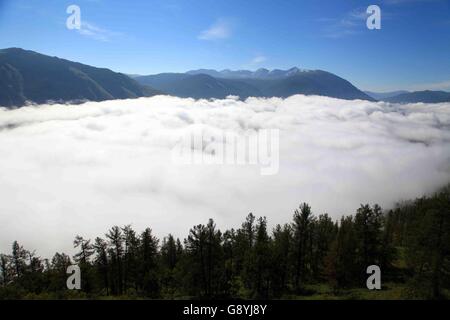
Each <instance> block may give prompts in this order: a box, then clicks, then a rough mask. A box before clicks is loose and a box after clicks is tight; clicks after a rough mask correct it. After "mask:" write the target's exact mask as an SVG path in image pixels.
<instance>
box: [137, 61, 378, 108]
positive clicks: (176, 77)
mask: <svg viewBox="0 0 450 320" xmlns="http://www.w3.org/2000/svg"><path fill="white" fill-rule="evenodd" d="M134 79H135V80H136V81H138V82H139V83H141V84H143V85H148V86H151V87H153V88H155V89H157V90H161V91H163V92H166V93H168V94H171V95H175V96H179V97H192V98H225V97H226V96H228V95H236V96H239V97H241V98H247V97H281V98H285V97H289V96H291V95H294V94H306V95H322V96H329V97H334V98H340V99H363V100H370V101H374V100H375V99H373V98H372V97H370V96H368V95H367V94H365V93H364V92H362V91H360V90H359V89H358V88H356V87H355V86H353V85H352V84H351V83H350V82H348V81H347V80H345V79H342V78H340V77H338V76H336V75H334V74H332V73H329V72H326V71H322V70H301V69H298V68H291V69H289V70H278V69H275V70H271V71H269V70H267V69H258V70H256V71H248V70H238V71H231V70H222V71H216V70H210V69H199V70H192V71H188V72H186V73H160V74H156V75H148V76H139V77H135V78H134Z"/></svg>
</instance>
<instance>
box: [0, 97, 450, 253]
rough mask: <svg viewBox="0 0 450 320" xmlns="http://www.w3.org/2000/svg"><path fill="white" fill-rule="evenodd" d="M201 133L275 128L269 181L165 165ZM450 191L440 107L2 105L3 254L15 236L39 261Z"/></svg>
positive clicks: (283, 102) (446, 111)
mask: <svg viewBox="0 0 450 320" xmlns="http://www.w3.org/2000/svg"><path fill="white" fill-rule="evenodd" d="M199 128H200V129H201V130H203V131H206V132H208V131H211V132H217V131H218V130H226V131H228V132H230V131H231V132H234V133H236V134H237V135H241V134H245V132H249V130H250V131H251V130H254V131H255V132H257V131H258V130H260V129H279V130H280V131H279V137H280V145H279V172H278V174H274V175H266V176H264V175H261V174H260V167H259V166H257V165H240V166H237V165H179V164H175V163H173V162H172V161H171V150H172V148H174V146H175V145H176V144H177V143H178V142H179V141H180V138H181V137H183V135H186V134H187V133H188V132H190V131H191V130H193V129H196V130H198V129H199ZM449 181H450V104H449V103H446V104H445V103H444V104H433V105H427V104H409V105H392V104H387V103H382V102H379V103H374V102H368V101H360V100H355V101H346V100H339V99H332V98H327V97H317V96H303V95H296V96H292V97H290V98H287V99H279V98H271V99H264V98H249V99H247V100H246V101H240V100H238V99H236V98H234V97H229V98H227V99H223V100H209V101H208V100H194V99H181V98H175V97H169V96H156V97H151V98H139V99H131V100H114V101H104V102H88V103H85V104H81V105H41V106H29V107H23V108H20V109H15V110H7V109H4V108H0V252H9V251H10V245H11V243H12V241H13V240H18V241H19V242H20V243H22V244H23V245H24V246H25V247H26V248H28V249H31V250H33V249H36V250H37V253H38V254H39V255H42V256H46V257H49V256H51V255H52V254H53V253H54V252H55V251H66V252H73V251H72V249H71V244H72V241H73V238H74V236H75V235H76V234H80V235H82V236H84V237H86V238H94V237H96V236H101V235H103V234H104V232H105V231H107V229H109V228H110V227H111V226H113V225H125V224H132V226H133V227H134V228H135V229H136V230H138V231H141V230H143V229H144V228H146V227H151V228H152V229H153V230H154V232H155V234H156V235H157V236H159V237H162V236H165V235H167V234H168V233H169V232H170V233H173V234H175V235H176V236H180V237H185V236H186V235H187V232H188V231H189V228H190V227H192V226H193V225H194V224H199V223H206V222H207V219H208V218H213V219H214V220H215V221H216V223H217V225H218V227H220V228H221V229H225V228H230V227H238V226H239V225H240V224H241V222H242V221H243V219H244V218H245V216H246V215H247V214H248V213H249V212H253V213H254V214H255V215H258V216H259V215H260V216H267V218H268V220H269V223H270V225H271V226H273V225H274V224H275V223H285V222H289V221H291V218H292V214H293V211H294V209H295V208H296V207H298V205H299V204H300V203H301V202H308V203H310V204H311V205H312V208H313V212H314V213H315V214H316V215H318V214H320V213H325V212H327V213H329V214H330V215H331V216H332V217H334V218H339V217H340V216H341V215H343V214H353V213H354V212H355V210H356V209H357V208H358V207H359V205H360V204H361V203H370V204H374V203H378V204H380V205H381V206H382V207H383V208H389V207H391V206H393V205H394V204H395V203H396V202H398V201H400V200H405V199H410V198H414V197H417V196H421V195H423V194H424V193H429V192H433V191H435V190H436V189H437V188H439V187H441V186H443V185H445V184H446V183H448V182H449Z"/></svg>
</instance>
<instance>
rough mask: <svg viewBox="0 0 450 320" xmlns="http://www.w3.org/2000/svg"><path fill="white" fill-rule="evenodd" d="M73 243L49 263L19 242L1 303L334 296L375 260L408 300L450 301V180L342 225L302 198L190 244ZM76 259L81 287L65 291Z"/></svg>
mask: <svg viewBox="0 0 450 320" xmlns="http://www.w3.org/2000/svg"><path fill="white" fill-rule="evenodd" d="M73 245H74V247H75V248H76V249H77V253H76V254H75V255H74V256H73V257H70V256H68V255H67V254H65V253H56V254H55V255H54V256H53V257H52V258H51V259H43V258H41V257H39V256H37V255H36V254H35V252H34V251H29V250H26V249H25V248H23V247H22V246H21V245H20V244H19V243H18V242H17V241H15V242H14V243H13V244H12V250H11V253H10V254H1V255H0V299H21V298H52V299H55V298H56V299H58V298H61V299H64V298H72V297H74V298H79V297H85V298H99V297H119V298H120V297H122V298H150V299H156V298H158V299H160V298H163V299H176V298H217V299H220V298H244V299H273V298H296V297H301V296H304V295H308V294H310V292H309V291H308V290H309V289H308V288H309V285H311V284H326V285H327V286H329V288H331V289H332V290H333V292H336V294H338V292H340V291H345V290H347V289H349V288H355V287H356V288H358V287H359V288H364V287H365V286H366V279H367V277H368V275H367V274H366V268H367V267H368V266H369V265H377V266H379V267H380V269H381V271H382V280H383V283H385V282H386V281H388V282H389V283H394V284H401V285H404V287H405V288H406V290H405V293H404V294H405V295H404V297H405V298H409V297H411V298H426V299H428V298H448V293H449V289H450V186H447V187H446V188H444V189H442V190H441V191H439V192H437V193H435V194H433V195H430V196H424V197H422V198H419V199H416V200H414V201H407V202H402V203H400V204H398V205H397V206H396V207H395V208H394V209H392V210H388V211H383V210H382V209H381V208H380V207H379V206H378V205H374V206H370V205H361V206H360V208H358V209H357V210H356V212H355V213H354V215H347V216H343V217H342V218H341V219H339V220H338V221H333V219H331V218H330V216H329V215H327V214H320V215H318V216H316V215H314V214H313V212H312V210H311V207H310V206H309V205H308V204H307V203H302V204H301V205H300V206H299V208H298V209H296V210H295V211H294V214H293V218H292V221H291V222H290V223H286V224H284V225H276V226H275V227H274V228H273V230H268V226H267V219H266V218H265V217H256V216H255V215H253V214H252V213H250V214H248V215H247V217H246V218H245V221H244V222H243V223H242V225H241V227H240V228H238V229H230V230H226V231H224V232H222V231H221V230H219V229H218V227H217V226H216V224H215V223H214V221H213V220H212V219H210V220H209V221H208V222H207V223H206V224H199V225H195V226H193V227H192V228H191V229H190V230H189V234H188V236H187V237H186V238H185V239H184V240H183V241H182V240H180V239H176V238H175V237H174V236H172V235H170V234H169V235H168V236H167V237H165V238H163V239H162V240H161V241H160V240H159V239H157V238H156V237H155V236H154V234H153V231H152V230H151V229H150V228H147V229H145V230H144V231H142V232H140V233H138V232H136V231H135V230H133V228H132V227H131V226H130V225H127V226H124V227H118V226H114V227H112V228H111V229H110V230H108V232H107V233H106V234H105V236H104V237H97V238H95V239H85V238H83V237H82V236H78V235H77V236H76V237H75V239H74V242H73ZM75 263H76V264H78V265H79V267H80V269H81V279H82V288H81V290H80V291H76V292H74V291H69V290H67V288H66V279H67V277H68V274H66V270H67V267H68V266H69V265H71V264H75Z"/></svg>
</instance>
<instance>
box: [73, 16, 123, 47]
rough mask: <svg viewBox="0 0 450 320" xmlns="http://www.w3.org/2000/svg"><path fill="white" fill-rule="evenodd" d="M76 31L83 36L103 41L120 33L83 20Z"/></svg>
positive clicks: (107, 40)
mask: <svg viewBox="0 0 450 320" xmlns="http://www.w3.org/2000/svg"><path fill="white" fill-rule="evenodd" d="M77 31H78V32H79V33H80V34H81V35H83V36H87V37H89V38H92V39H94V40H98V41H103V42H109V41H110V40H111V39H112V38H113V37H117V36H120V35H122V33H120V32H114V31H110V30H107V29H104V28H101V27H99V26H97V25H95V24H93V23H90V22H88V21H85V20H82V21H81V27H80V29H77Z"/></svg>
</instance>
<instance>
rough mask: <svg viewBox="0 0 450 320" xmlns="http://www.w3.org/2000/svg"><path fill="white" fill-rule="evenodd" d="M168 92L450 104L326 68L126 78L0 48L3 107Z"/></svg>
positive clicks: (435, 94)
mask: <svg viewBox="0 0 450 320" xmlns="http://www.w3.org/2000/svg"><path fill="white" fill-rule="evenodd" d="M156 94H169V95H174V96H178V97H191V98H196V99H199V98H206V99H209V98H219V99H220V98H225V97H227V96H229V95H234V96H239V97H240V98H241V99H245V98H247V97H281V98H285V97H289V96H291V95H294V94H305V95H321V96H329V97H334V98H339V99H348V100H353V99H362V100H369V101H377V100H382V101H387V102H393V103H410V102H427V103H433V102H448V101H450V93H449V92H444V91H418V92H408V91H395V92H387V93H376V92H369V91H367V92H362V91H361V90H359V89H358V88H356V87H355V86H354V85H352V84H351V83H350V82H349V81H347V80H345V79H343V78H341V77H339V76H337V75H335V74H332V73H330V72H327V71H323V70H305V69H299V68H296V67H294V68H291V69H288V70H280V69H274V70H268V69H263V68H261V69H258V70H256V71H249V70H236V71H232V70H229V69H225V70H221V71H216V70H212V69H198V70H191V71H188V72H185V73H160V74H155V75H147V76H142V75H125V74H122V73H118V72H114V71H111V70H109V69H106V68H96V67H92V66H89V65H85V64H81V63H78V62H73V61H69V60H65V59H60V58H58V57H51V56H47V55H44V54H40V53H37V52H34V51H29V50H24V49H20V48H8V49H2V50H0V106H3V107H7V108H13V107H20V106H23V105H26V104H27V103H28V102H32V103H37V104H42V103H47V102H71V103H72V102H77V101H80V102H82V101H103V100H110V99H127V98H136V97H147V96H153V95H156Z"/></svg>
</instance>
